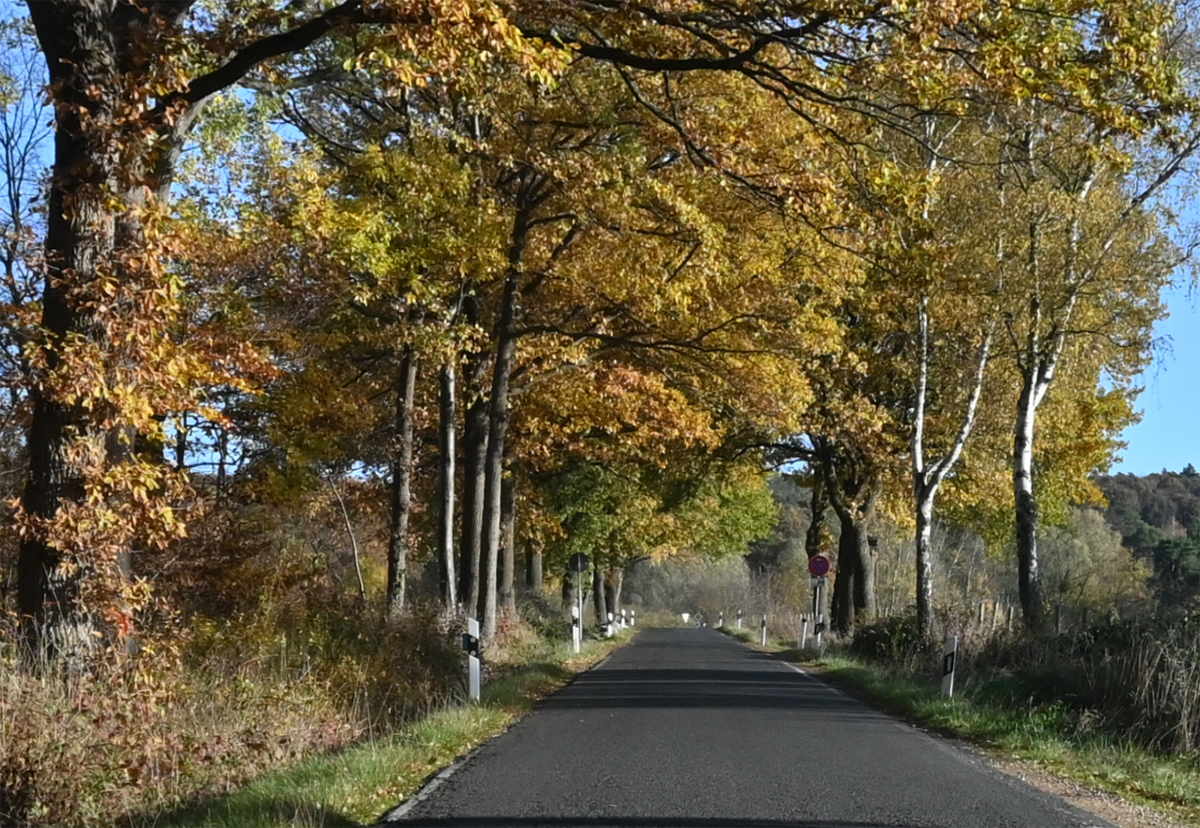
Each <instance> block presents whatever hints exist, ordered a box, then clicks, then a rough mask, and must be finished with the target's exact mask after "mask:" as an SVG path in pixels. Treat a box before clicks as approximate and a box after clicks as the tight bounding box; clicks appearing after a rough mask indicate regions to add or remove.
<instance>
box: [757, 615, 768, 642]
mask: <svg viewBox="0 0 1200 828" xmlns="http://www.w3.org/2000/svg"><path fill="white" fill-rule="evenodd" d="M758 637H759V639H760V640H759V642H758V643H759V644H760V645H762V646H763V647H765V646H767V616H765V615H764V616H763V619H762V626H761V627H760V628H759V636H758Z"/></svg>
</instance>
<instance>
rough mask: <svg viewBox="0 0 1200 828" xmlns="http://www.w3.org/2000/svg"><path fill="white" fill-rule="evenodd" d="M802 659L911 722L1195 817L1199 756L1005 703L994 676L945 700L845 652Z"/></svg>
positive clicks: (932, 689) (1058, 711)
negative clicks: (1162, 750) (1158, 750)
mask: <svg viewBox="0 0 1200 828" xmlns="http://www.w3.org/2000/svg"><path fill="white" fill-rule="evenodd" d="M807 666H809V667H810V668H811V669H813V671H814V672H816V673H818V674H820V675H821V676H822V677H823V678H825V679H828V680H829V681H830V682H831V683H833V684H836V685H838V686H840V687H842V688H843V689H846V690H848V691H849V692H851V693H853V694H855V695H857V696H859V697H861V698H864V699H865V700H867V701H870V702H873V703H874V704H876V705H877V706H879V707H882V708H883V709H885V710H887V711H888V712H890V713H893V714H895V715H897V716H899V717H901V718H904V719H907V720H909V721H911V722H915V723H918V724H921V725H923V726H925V727H928V728H930V729H932V730H935V731H937V732H939V733H942V734H944V735H949V736H953V737H956V738H960V739H963V740H965V741H967V742H969V743H971V744H973V745H975V746H977V747H980V748H983V749H984V750H986V751H987V752H989V753H991V754H993V755H996V756H999V757H1002V758H1006V759H1015V760H1020V761H1024V762H1029V763H1032V764H1034V765H1036V766H1037V767H1040V768H1044V769H1045V770H1048V771H1050V772H1052V773H1055V774H1058V775H1060V776H1064V777H1067V778H1069V779H1073V780H1075V781H1077V782H1080V783H1082V784H1084V785H1087V786H1088V787H1091V788H1095V789H1099V790H1103V791H1108V792H1110V793H1114V794H1117V795H1118V796H1120V797H1123V798H1125V799H1127V800H1130V801H1132V802H1136V803H1138V804H1142V805H1149V806H1151V807H1154V808H1156V809H1159V810H1162V811H1166V812H1167V813H1170V814H1171V815H1172V816H1175V817H1178V818H1181V819H1184V820H1186V821H1188V822H1192V823H1196V822H1200V772H1198V761H1200V757H1198V756H1195V755H1187V756H1177V757H1168V756H1158V755H1155V754H1152V753H1150V752H1149V751H1147V750H1145V749H1144V748H1141V747H1139V746H1137V745H1133V744H1129V743H1127V742H1124V743H1123V742H1119V741H1116V740H1114V739H1112V738H1111V737H1108V736H1106V735H1104V734H1103V733H1100V732H1097V731H1096V730H1095V729H1093V728H1091V727H1089V726H1088V724H1087V723H1086V722H1081V721H1079V720H1078V718H1077V717H1072V716H1071V715H1070V714H1069V713H1068V712H1067V711H1066V709H1065V708H1064V706H1063V705H1061V704H1049V705H1031V704H1025V705H1020V704H1013V703H1012V701H1013V700H1012V698H1011V697H1010V696H1007V695H1006V694H1004V693H1002V692H999V690H1000V688H999V687H998V686H997V685H998V684H999V683H1000V681H999V680H991V681H988V680H983V681H980V682H978V683H975V684H971V683H968V684H967V686H966V687H964V688H963V690H962V692H960V693H959V694H958V695H956V696H955V697H954V698H953V699H944V698H942V697H941V694H940V684H939V682H935V681H933V680H925V679H921V678H919V677H914V676H911V675H907V674H902V673H896V672H892V671H890V670H887V669H885V668H883V667H880V666H877V665H874V664H871V663H869V662H864V661H861V660H859V659H856V658H853V657H851V656H847V655H846V654H844V653H831V654H827V655H826V656H825V657H824V658H822V659H821V660H820V661H816V662H812V663H810V664H809V665H807Z"/></svg>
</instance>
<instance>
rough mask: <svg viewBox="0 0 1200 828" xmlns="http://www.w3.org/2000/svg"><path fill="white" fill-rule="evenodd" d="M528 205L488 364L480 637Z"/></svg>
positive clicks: (493, 578)
mask: <svg viewBox="0 0 1200 828" xmlns="http://www.w3.org/2000/svg"><path fill="white" fill-rule="evenodd" d="M529 219H530V214H529V211H528V209H521V210H519V211H518V212H517V215H516V217H515V218H514V220H513V230H512V239H511V243H510V245H509V250H508V272H507V274H506V275H505V277H504V292H503V294H502V297H501V300H500V318H499V320H498V322H497V325H496V361H495V364H494V365H493V366H492V398H491V409H490V412H489V413H490V417H489V421H488V446H487V464H486V470H485V474H484V504H483V531H484V534H483V539H482V541H481V543H480V552H481V558H480V567H479V569H480V574H481V578H482V583H481V585H480V592H479V615H480V619H479V620H480V627H481V631H482V635H483V638H484V640H487V639H489V638H491V637H492V636H493V635H495V632H496V605H497V587H498V584H497V581H498V578H497V575H498V563H499V561H498V558H499V556H500V512H501V511H502V509H501V494H502V493H501V488H502V485H503V479H504V456H505V439H506V438H507V436H508V424H509V419H510V411H509V404H508V386H509V382H510V380H511V379H512V370H513V364H514V363H515V362H516V356H517V300H518V297H519V295H520V289H521V262H522V260H523V259H524V257H525V247H526V244H527V243H528V240H529Z"/></svg>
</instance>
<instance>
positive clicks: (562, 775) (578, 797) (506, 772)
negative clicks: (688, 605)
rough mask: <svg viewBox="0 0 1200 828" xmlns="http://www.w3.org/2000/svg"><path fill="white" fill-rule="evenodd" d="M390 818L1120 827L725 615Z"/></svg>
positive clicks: (503, 743)
mask: <svg viewBox="0 0 1200 828" xmlns="http://www.w3.org/2000/svg"><path fill="white" fill-rule="evenodd" d="M387 819H388V822H386V823H384V824H388V825H394V826H403V828H417V826H430V827H432V826H454V827H455V828H504V827H505V826H512V828H540V827H541V826H546V828H571V826H581V827H582V828H609V827H610V826H611V828H642V827H643V826H644V827H645V828H884V827H885V826H887V827H888V828H896V827H897V826H902V827H903V828H917V827H918V826H920V828H1002V827H1003V828H1066V827H1067V826H1073V827H1074V828H1079V826H1105V828H1111V827H1110V826H1107V823H1104V822H1103V821H1101V820H1099V819H1097V818H1095V817H1092V816H1090V815H1088V814H1085V813H1084V812H1082V811H1079V810H1076V809H1074V808H1073V807H1071V806H1070V805H1068V804H1066V803H1065V802H1063V801H1062V800H1060V799H1058V798H1056V797H1054V796H1051V795H1050V794H1046V793H1043V792H1042V791H1039V790H1037V789H1035V788H1032V787H1030V786H1028V785H1026V784H1025V783H1023V782H1020V781H1019V780H1017V779H1014V778H1012V777H1010V776H1007V775H1005V774H1002V773H1000V772H999V771H996V770H994V769H992V768H990V767H989V766H988V765H987V763H986V762H984V761H982V760H981V759H979V758H978V757H976V756H974V755H973V754H971V753H969V752H966V751H964V750H961V749H959V748H956V747H954V746H953V745H951V744H950V743H948V742H946V741H944V740H941V739H938V738H935V737H931V736H929V735H927V734H925V733H923V732H921V731H919V730H917V729H916V728H913V727H911V726H909V725H906V724H903V723H900V722H898V721H897V720H895V719H892V718H890V717H888V716H886V715H884V714H882V713H879V712H877V711H875V710H874V709H872V708H870V707H867V706H866V705H864V704H862V703H861V702H858V701H856V700H854V699H852V698H850V697H848V696H846V695H844V694H842V693H840V692H838V691H837V690H834V689H832V688H830V687H828V686H826V685H824V684H822V683H820V682H818V681H817V680H815V679H813V678H811V677H809V676H807V675H804V674H802V673H800V672H799V671H797V670H795V669H794V668H792V667H790V666H789V665H787V664H784V663H782V662H780V661H778V660H776V659H774V658H771V657H770V656H768V655H765V654H762V653H759V652H756V651H754V650H751V649H749V648H747V647H745V646H743V645H741V644H739V643H738V642H736V641H733V640H732V639H730V638H728V637H726V636H723V635H721V634H720V633H718V632H715V631H713V630H697V629H648V630H643V631H642V632H640V633H639V635H638V636H637V638H636V639H634V641H633V642H632V643H631V644H629V645H627V646H626V647H624V648H622V649H621V650H619V651H617V652H616V653H614V654H613V655H612V657H610V658H609V659H608V660H607V661H605V662H603V663H602V664H600V665H599V666H598V667H596V668H594V669H592V670H590V671H588V672H587V673H584V674H583V675H581V676H580V677H579V678H577V679H576V680H575V681H574V682H573V683H572V684H571V685H570V686H568V687H566V688H565V689H563V690H562V691H561V692H559V693H557V694H555V695H554V696H552V697H550V698H549V699H547V700H546V701H545V702H544V703H543V704H542V705H541V706H539V708H538V709H537V710H536V711H535V712H534V713H533V714H531V715H530V716H528V717H526V718H525V719H524V720H523V721H521V722H519V723H518V724H517V725H516V726H515V727H513V728H512V729H511V730H510V731H508V732H507V733H505V734H504V735H503V736H500V737H499V738H497V739H495V740H493V741H492V742H490V743H488V744H487V745H485V746H484V747H483V748H482V749H481V750H479V751H477V752H476V753H475V754H474V755H473V756H471V757H470V758H469V759H468V760H467V761H466V762H465V764H463V765H462V766H461V767H459V768H456V769H455V770H454V771H453V772H451V773H449V774H447V775H445V776H444V778H442V779H440V780H438V781H437V782H435V783H433V784H432V785H430V786H428V787H427V788H426V789H425V790H424V791H423V792H422V793H421V794H420V795H418V797H416V798H415V799H414V800H413V801H411V802H410V803H408V804H406V805H404V806H401V807H400V808H398V809H396V810H395V811H393V812H391V813H390V814H388V815H387Z"/></svg>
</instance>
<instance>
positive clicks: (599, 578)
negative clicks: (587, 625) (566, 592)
mask: <svg viewBox="0 0 1200 828" xmlns="http://www.w3.org/2000/svg"><path fill="white" fill-rule="evenodd" d="M604 599H605V595H604V576H603V575H601V574H600V566H599V564H595V563H594V564H592V604H593V605H594V606H595V609H596V626H597V627H603V626H604V625H605V624H607V623H608V603H607V602H606V601H605V600H604ZM581 611H582V609H581Z"/></svg>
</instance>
